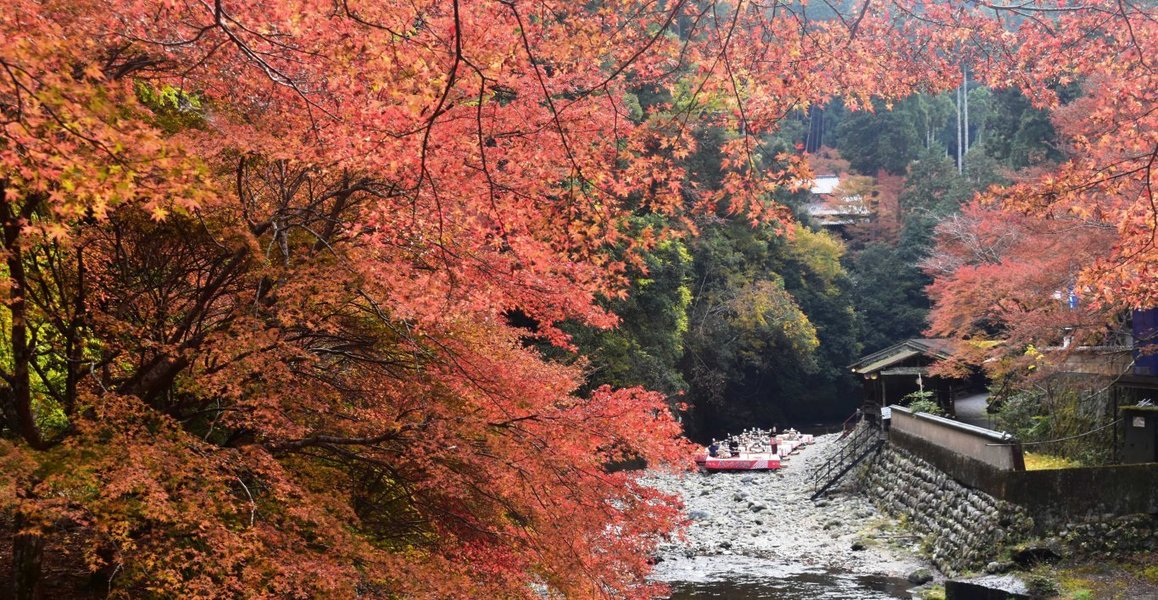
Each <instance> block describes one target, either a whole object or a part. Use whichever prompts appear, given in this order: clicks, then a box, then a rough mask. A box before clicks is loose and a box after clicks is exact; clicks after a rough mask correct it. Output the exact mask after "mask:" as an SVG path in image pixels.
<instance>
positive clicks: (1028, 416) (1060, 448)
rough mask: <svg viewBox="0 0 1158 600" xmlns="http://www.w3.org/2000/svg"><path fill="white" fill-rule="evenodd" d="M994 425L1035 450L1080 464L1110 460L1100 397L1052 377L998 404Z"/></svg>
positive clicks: (1107, 411)
mask: <svg viewBox="0 0 1158 600" xmlns="http://www.w3.org/2000/svg"><path fill="white" fill-rule="evenodd" d="M999 402H1000V407H1001V408H1000V409H999V411H998V413H997V426H998V428H999V429H1001V430H1004V431H1008V432H1010V433H1012V434H1013V435H1014V437H1016V438H1017V439H1019V440H1021V441H1022V442H1030V443H1033V449H1034V450H1035V451H1038V452H1041V453H1044V454H1050V455H1055V456H1058V457H1060V458H1063V459H1066V460H1070V461H1075V462H1078V463H1081V464H1088V465H1099V464H1105V463H1106V462H1107V461H1109V460H1110V458H1111V456H1112V447H1113V435H1114V431H1113V428H1112V427H1103V426H1104V425H1105V424H1106V423H1108V422H1109V421H1111V420H1112V412H1113V411H1112V407H1111V406H1110V405H1109V403H1108V398H1107V397H1106V394H1104V393H1099V392H1098V391H1097V390H1091V389H1088V388H1086V387H1085V386H1082V385H1080V384H1079V382H1076V381H1067V380H1063V379H1058V380H1054V381H1050V382H1048V385H1045V386H1043V387H1040V388H1036V389H1031V390H1020V391H1016V392H1014V393H1012V394H1009V395H1008V397H1007V398H1004V399H1003V400H1000V401H999Z"/></svg>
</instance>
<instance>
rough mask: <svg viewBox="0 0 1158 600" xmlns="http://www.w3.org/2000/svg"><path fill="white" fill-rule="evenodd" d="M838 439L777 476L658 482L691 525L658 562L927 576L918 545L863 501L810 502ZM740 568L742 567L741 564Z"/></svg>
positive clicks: (822, 441)
mask: <svg viewBox="0 0 1158 600" xmlns="http://www.w3.org/2000/svg"><path fill="white" fill-rule="evenodd" d="M837 438H838V436H837V435H836V434H832V435H825V436H818V437H817V438H816V442H815V443H814V444H812V445H809V446H806V447H804V448H803V449H802V450H800V451H799V452H798V453H797V454H794V455H793V456H792V457H791V458H789V459H788V460H787V461H786V462H785V463H784V467H783V468H782V469H780V470H778V471H766V472H752V473H717V474H711V475H707V474H700V473H688V474H683V475H655V476H654V477H653V478H652V483H653V484H654V485H656V486H657V487H659V488H661V489H664V490H667V491H671V492H677V493H679V494H680V495H681V496H682V498H683V500H684V503H685V507H686V512H687V515H688V517H689V518H690V519H691V521H692V522H691V525H690V526H689V528H688V530H687V531H686V536H685V538H684V539H682V540H676V541H673V542H671V543H669V544H666V545H665V546H663V547H662V548H661V549H660V555H659V557H658V558H659V559H660V560H670V559H675V558H680V559H686V558H693V557H705V556H706V557H712V556H724V557H727V556H735V557H750V558H759V559H770V560H773V561H780V562H783V563H791V564H793V565H801V566H805V567H810V568H817V569H837V570H841V571H845V572H851V573H860V574H864V575H885V576H891V577H905V576H907V575H911V574H913V573H914V572H919V571H925V572H926V575H924V576H922V577H918V578H919V579H924V578H926V577H928V576H929V575H928V574H927V569H924V567H925V566H926V564H925V563H924V562H923V561H921V560H920V559H918V558H917V557H916V556H915V554H914V551H915V550H916V549H917V548H916V540H915V539H914V538H913V537H912V536H911V535H910V534H909V533H907V532H905V531H902V530H900V529H898V528H896V527H894V525H895V522H894V521H893V520H892V519H891V518H889V517H886V516H883V515H882V514H881V513H880V512H879V511H878V509H877V508H876V507H874V506H873V504H872V503H871V502H869V501H868V499H866V498H865V497H864V496H862V495H859V494H850V493H838V494H834V495H833V497H832V498H831V499H821V500H818V501H816V502H813V501H811V500H809V496H810V495H811V493H812V482H811V480H810V478H809V475H810V473H811V471H812V469H813V468H814V467H816V466H817V465H819V464H820V463H821V462H823V460H824V459H825V457H826V456H827V454H828V453H829V452H831V451H832V450H835V448H836V447H837V446H838V445H839V442H838V440H837ZM738 562H739V561H738Z"/></svg>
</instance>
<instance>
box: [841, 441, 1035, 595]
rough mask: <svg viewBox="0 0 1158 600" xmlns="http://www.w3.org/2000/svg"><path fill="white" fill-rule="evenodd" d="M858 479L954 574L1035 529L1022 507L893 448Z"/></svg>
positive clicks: (980, 562) (987, 559)
mask: <svg viewBox="0 0 1158 600" xmlns="http://www.w3.org/2000/svg"><path fill="white" fill-rule="evenodd" d="M858 479H859V483H860V485H861V486H862V489H863V491H864V492H865V493H867V494H868V496H869V497H870V498H871V499H872V500H873V501H874V502H875V503H877V505H878V506H879V507H880V508H881V509H882V510H884V511H886V512H888V513H890V514H892V515H894V516H897V517H901V518H903V519H904V520H905V521H907V522H908V523H909V525H910V526H911V527H912V528H913V529H914V531H915V532H916V533H918V534H920V535H922V536H923V541H922V550H923V552H924V553H925V554H926V555H927V557H928V558H929V560H930V561H931V562H932V563H933V564H934V565H935V566H936V567H937V568H938V569H940V570H941V571H942V572H943V573H945V574H946V575H949V576H955V575H957V574H960V573H963V572H968V571H978V570H981V569H983V568H984V567H985V566H986V565H987V564H988V563H989V562H991V561H993V560H995V559H996V558H997V557H998V556H999V555H1000V554H1001V551H1002V549H1004V548H1006V547H1008V546H1010V545H1013V544H1016V543H1018V542H1021V541H1023V540H1024V539H1026V538H1027V537H1028V536H1029V535H1030V533H1031V532H1032V530H1033V520H1032V519H1031V518H1030V517H1029V514H1028V513H1027V512H1026V511H1025V510H1024V509H1023V508H1021V507H1018V506H1016V505H1014V504H1011V503H1009V502H1005V501H1002V500H998V499H997V498H994V497H993V496H990V495H989V494H986V493H984V492H981V491H978V490H975V489H971V488H968V487H966V486H964V485H962V484H960V483H958V482H957V481H955V480H954V479H953V478H952V477H950V476H949V475H947V474H945V473H944V472H943V471H940V470H939V469H937V468H936V467H934V466H933V465H932V464H929V463H928V462H926V461H924V460H921V459H920V458H918V457H917V456H915V455H913V454H911V453H909V452H907V451H905V450H901V449H899V448H896V447H894V446H891V445H890V446H886V447H885V448H884V449H883V450H882V451H881V452H880V453H879V454H877V456H876V457H875V458H873V459H872V460H871V461H870V462H868V464H867V465H866V466H865V467H864V468H863V469H862V470H861V471H860V473H859V478H858Z"/></svg>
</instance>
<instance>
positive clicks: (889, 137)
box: [837, 103, 923, 175]
mask: <svg viewBox="0 0 1158 600" xmlns="http://www.w3.org/2000/svg"><path fill="white" fill-rule="evenodd" d="M910 104H911V103H905V104H903V105H901V106H899V107H897V108H895V109H888V108H886V107H885V106H884V105H881V104H877V105H875V112H867V111H861V112H856V113H852V114H851V115H849V116H848V117H846V118H845V119H844V120H843V121H841V123H840V125H839V126H838V128H837V136H838V139H839V141H838V146H837V148H838V149H839V150H840V153H841V155H842V156H844V157H845V158H846V159H848V161H849V163H850V164H851V166H852V168H853V169H856V170H857V171H859V172H861V173H864V174H866V175H873V174H876V172H877V171H879V170H881V169H884V170H885V171H887V172H889V173H893V174H902V173H904V172H905V169H906V168H907V167H908V166H909V162H910V161H912V160H913V159H915V158H916V157H917V152H918V151H919V150H920V148H921V147H922V146H923V144H922V140H921V137H920V134H919V133H918V130H917V122H918V119H917V118H916V116H915V115H914V114H913V112H912V111H911V109H910V108H911V107H910Z"/></svg>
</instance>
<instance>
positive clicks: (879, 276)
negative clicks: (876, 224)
mask: <svg viewBox="0 0 1158 600" xmlns="http://www.w3.org/2000/svg"><path fill="white" fill-rule="evenodd" d="M848 270H849V273H850V276H851V280H852V297H853V298H854V300H855V302H856V312H857V317H858V319H857V326H858V331H859V337H860V341H861V344H862V345H863V346H864V349H865V351H867V352H875V351H877V350H880V349H882V348H887V347H888V346H890V345H892V344H895V343H897V342H899V341H901V340H904V339H908V338H912V337H918V336H920V334H921V331H922V330H924V328H925V318H926V316H927V315H928V312H929V299H928V297H926V296H925V291H924V290H925V286H926V285H928V284H929V279H928V278H927V277H926V276H925V275H924V273H922V272H921V271H920V269H918V268H917V266H916V264H915V261H914V260H913V258H912V257H908V256H906V252H903V251H902V249H900V248H898V247H896V246H893V245H890V244H886V243H872V244H869V245H868V246H866V247H865V248H864V249H863V250H861V251H860V252H858V253H857V254H856V255H854V256H853V257H852V259H851V260H850V261H849V267H848Z"/></svg>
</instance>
